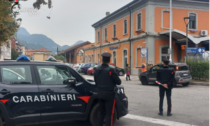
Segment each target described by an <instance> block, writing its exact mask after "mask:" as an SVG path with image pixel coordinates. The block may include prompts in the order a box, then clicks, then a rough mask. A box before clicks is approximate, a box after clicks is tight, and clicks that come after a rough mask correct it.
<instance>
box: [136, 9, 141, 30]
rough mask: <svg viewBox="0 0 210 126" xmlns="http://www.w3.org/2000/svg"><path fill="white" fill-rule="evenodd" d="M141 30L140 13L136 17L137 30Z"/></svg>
mask: <svg viewBox="0 0 210 126" xmlns="http://www.w3.org/2000/svg"><path fill="white" fill-rule="evenodd" d="M140 29H141V13H140V14H138V15H137V30H140Z"/></svg>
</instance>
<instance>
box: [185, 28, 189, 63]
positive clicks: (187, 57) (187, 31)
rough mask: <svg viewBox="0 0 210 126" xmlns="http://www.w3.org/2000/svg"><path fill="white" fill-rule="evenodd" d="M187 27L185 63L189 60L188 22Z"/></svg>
mask: <svg viewBox="0 0 210 126" xmlns="http://www.w3.org/2000/svg"><path fill="white" fill-rule="evenodd" d="M186 27H187V28H186V29H187V31H186V50H187V51H186V58H185V63H186V62H187V59H188V24H187V25H186Z"/></svg>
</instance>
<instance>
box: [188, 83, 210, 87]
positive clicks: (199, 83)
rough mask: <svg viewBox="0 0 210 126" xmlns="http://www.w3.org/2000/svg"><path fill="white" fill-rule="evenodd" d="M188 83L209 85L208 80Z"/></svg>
mask: <svg viewBox="0 0 210 126" xmlns="http://www.w3.org/2000/svg"><path fill="white" fill-rule="evenodd" d="M190 85H202V86H209V83H208V82H190Z"/></svg>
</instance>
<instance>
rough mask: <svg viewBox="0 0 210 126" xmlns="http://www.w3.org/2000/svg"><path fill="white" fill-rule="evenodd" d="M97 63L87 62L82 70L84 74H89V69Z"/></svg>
mask: <svg viewBox="0 0 210 126" xmlns="http://www.w3.org/2000/svg"><path fill="white" fill-rule="evenodd" d="M96 64H97V63H86V64H85V65H84V66H83V67H82V68H81V72H82V73H84V74H87V72H88V69H89V68H90V67H94V66H95V65H96Z"/></svg>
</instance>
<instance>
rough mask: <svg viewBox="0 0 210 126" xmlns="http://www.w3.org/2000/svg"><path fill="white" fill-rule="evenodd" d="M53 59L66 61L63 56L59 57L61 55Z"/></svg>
mask: <svg viewBox="0 0 210 126" xmlns="http://www.w3.org/2000/svg"><path fill="white" fill-rule="evenodd" d="M54 57H55V59H56V60H62V61H65V60H66V58H65V57H64V56H63V55H61V54H59V55H56V56H54Z"/></svg>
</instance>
